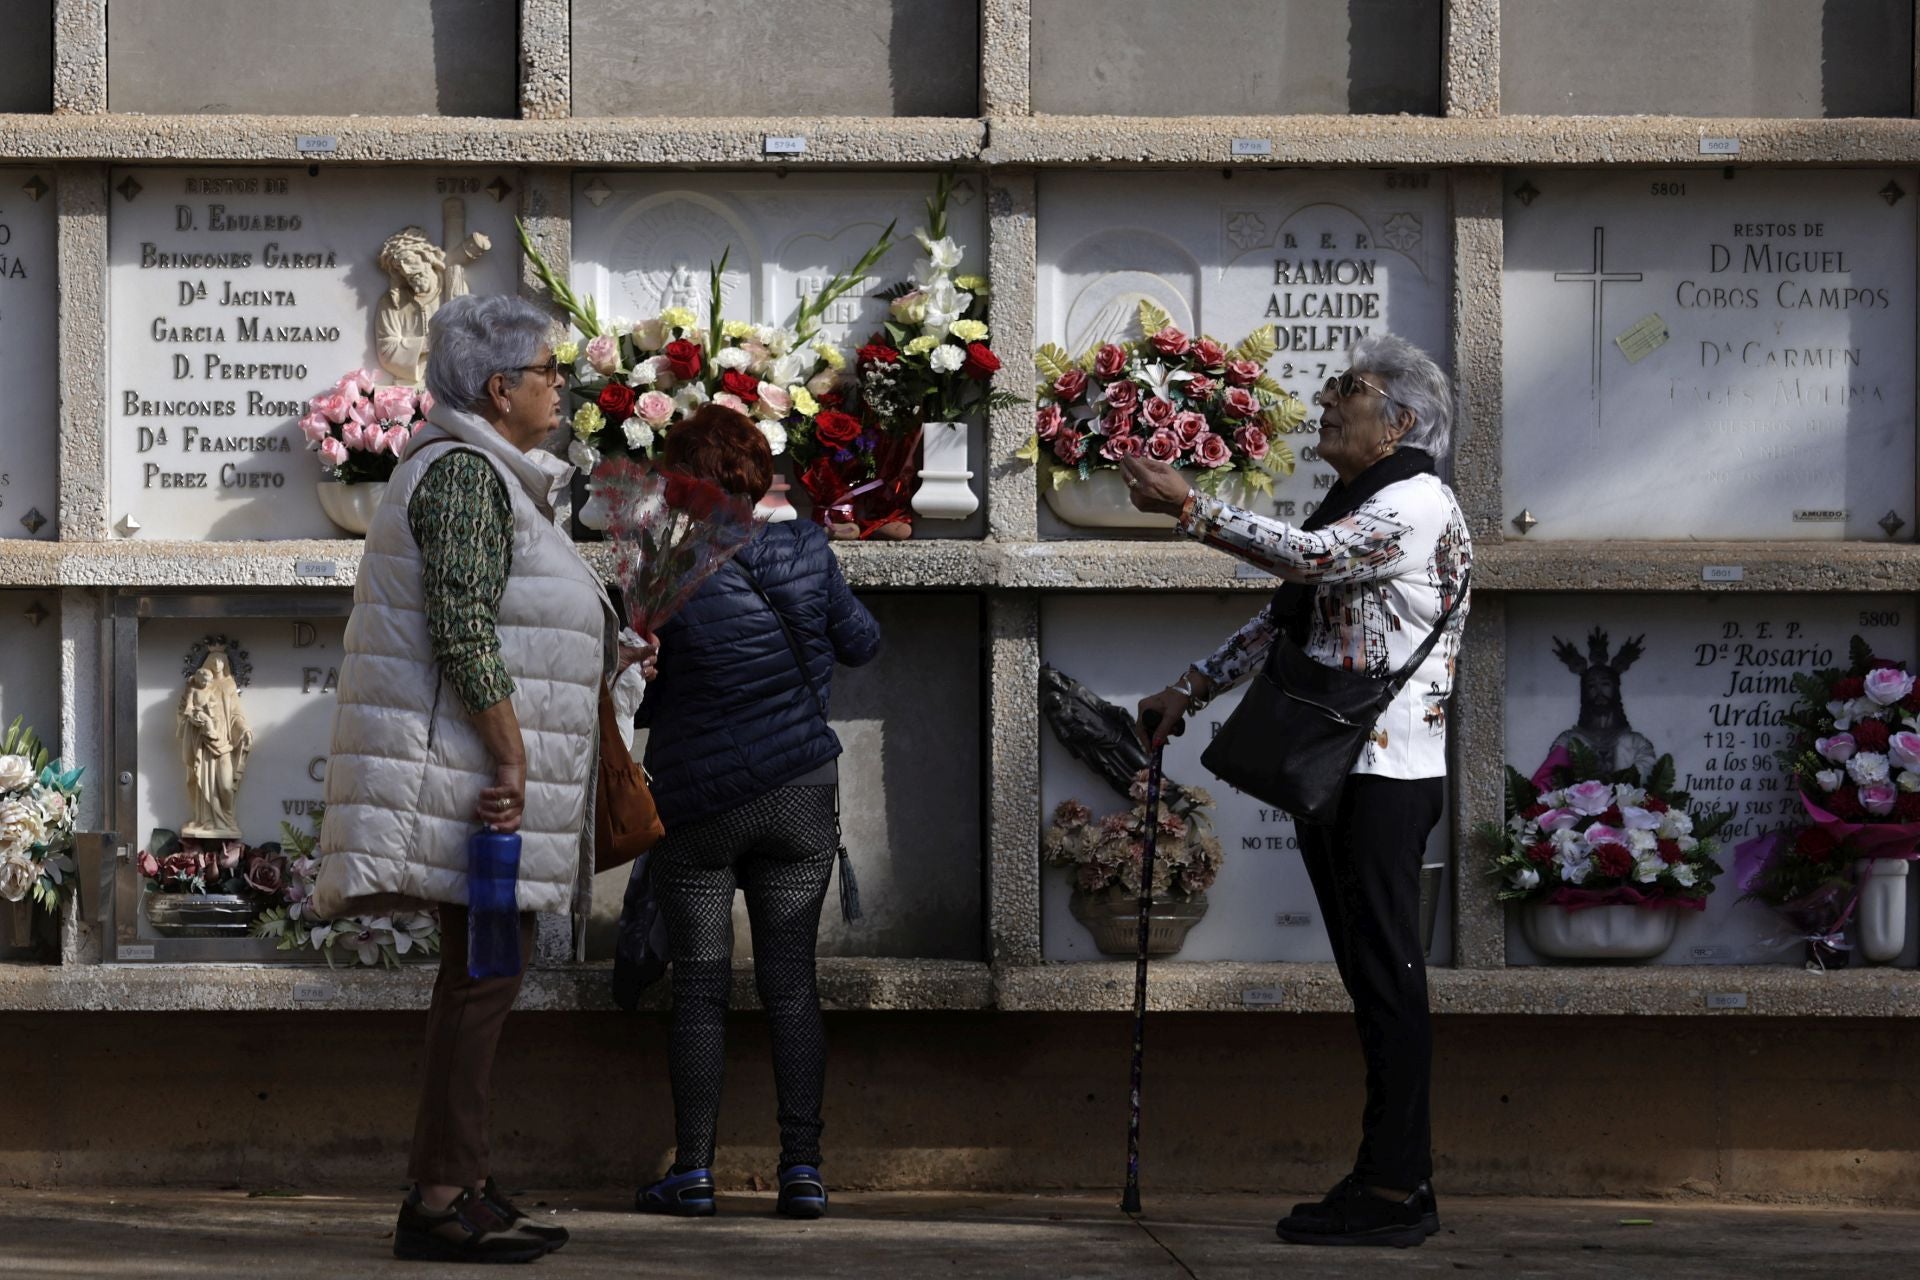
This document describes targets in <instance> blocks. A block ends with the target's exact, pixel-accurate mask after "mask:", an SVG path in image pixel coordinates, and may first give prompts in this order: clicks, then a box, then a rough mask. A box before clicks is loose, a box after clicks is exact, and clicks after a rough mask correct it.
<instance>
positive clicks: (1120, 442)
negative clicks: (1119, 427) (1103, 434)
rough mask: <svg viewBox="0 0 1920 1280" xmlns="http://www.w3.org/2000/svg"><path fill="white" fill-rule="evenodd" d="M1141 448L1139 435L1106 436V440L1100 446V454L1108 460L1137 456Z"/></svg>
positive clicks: (1116, 460) (1115, 460)
mask: <svg viewBox="0 0 1920 1280" xmlns="http://www.w3.org/2000/svg"><path fill="white" fill-rule="evenodd" d="M1141 448H1142V445H1141V442H1140V437H1139V436H1108V437H1107V442H1106V443H1105V444H1103V445H1101V446H1100V456H1101V457H1103V458H1105V459H1107V460H1108V461H1110V462H1118V461H1120V459H1122V458H1137V457H1139V456H1140V450H1141Z"/></svg>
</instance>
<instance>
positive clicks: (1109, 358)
mask: <svg viewBox="0 0 1920 1280" xmlns="http://www.w3.org/2000/svg"><path fill="white" fill-rule="evenodd" d="M1126 367H1127V349H1126V348H1125V347H1121V346H1116V345H1115V344H1113V343H1111V342H1109V343H1107V345H1106V346H1104V347H1101V348H1100V351H1099V353H1098V354H1097V355H1095V356H1094V357H1093V372H1094V374H1095V376H1097V377H1099V378H1102V379H1106V378H1117V377H1119V376H1120V371H1121V370H1122V369H1124V368H1126Z"/></svg>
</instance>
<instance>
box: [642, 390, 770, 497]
mask: <svg viewBox="0 0 1920 1280" xmlns="http://www.w3.org/2000/svg"><path fill="white" fill-rule="evenodd" d="M660 464H661V465H662V466H665V467H672V468H674V469H675V470H677V471H684V472H686V473H687V474H688V475H692V476H699V477H700V478H701V479H703V480H711V481H712V482H713V483H715V484H717V485H719V486H720V487H721V488H722V489H725V490H726V491H727V492H728V493H735V494H739V495H740V496H741V497H743V498H747V499H750V500H751V501H754V502H758V501H760V499H762V498H764V497H766V496H767V490H768V489H770V488H772V487H773V449H772V448H771V447H770V446H769V445H768V444H767V438H766V437H765V436H764V435H761V434H760V428H758V427H756V426H754V425H753V423H752V422H750V421H748V420H747V417H746V415H745V414H742V413H739V412H736V411H735V410H732V409H729V408H727V407H726V406H725V405H723V404H705V405H701V406H700V407H699V408H698V409H696V410H695V411H694V412H693V413H692V414H691V415H689V416H688V417H687V418H686V419H685V420H684V421H681V422H676V423H674V424H673V426H672V428H671V429H670V430H669V431H668V432H667V445H666V448H665V449H664V450H662V451H661V454H660Z"/></svg>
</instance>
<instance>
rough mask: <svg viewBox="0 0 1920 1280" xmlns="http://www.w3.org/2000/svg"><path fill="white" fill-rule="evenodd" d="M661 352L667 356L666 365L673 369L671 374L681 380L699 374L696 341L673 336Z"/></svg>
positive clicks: (699, 356) (699, 358) (698, 348)
mask: <svg viewBox="0 0 1920 1280" xmlns="http://www.w3.org/2000/svg"><path fill="white" fill-rule="evenodd" d="M661 354H663V355H665V356H666V357H667V367H668V368H669V369H671V370H673V376H674V377H676V378H679V379H680V380H681V381H683V382H684V381H686V380H687V379H688V378H695V377H698V376H699V375H700V360H701V351H700V347H699V344H698V343H693V342H688V341H687V340H686V339H685V338H675V339H674V340H673V341H672V342H669V343H668V344H667V348H666V350H665V351H664V352H662V353H661Z"/></svg>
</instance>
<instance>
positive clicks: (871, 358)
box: [858, 342, 900, 364]
mask: <svg viewBox="0 0 1920 1280" xmlns="http://www.w3.org/2000/svg"><path fill="white" fill-rule="evenodd" d="M858 358H859V360H860V363H861V364H899V363H900V353H899V352H898V351H895V350H894V349H893V348H892V347H890V346H888V345H887V344H886V343H884V342H869V343H868V344H867V345H866V346H864V347H862V348H860V352H859V357H858Z"/></svg>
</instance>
